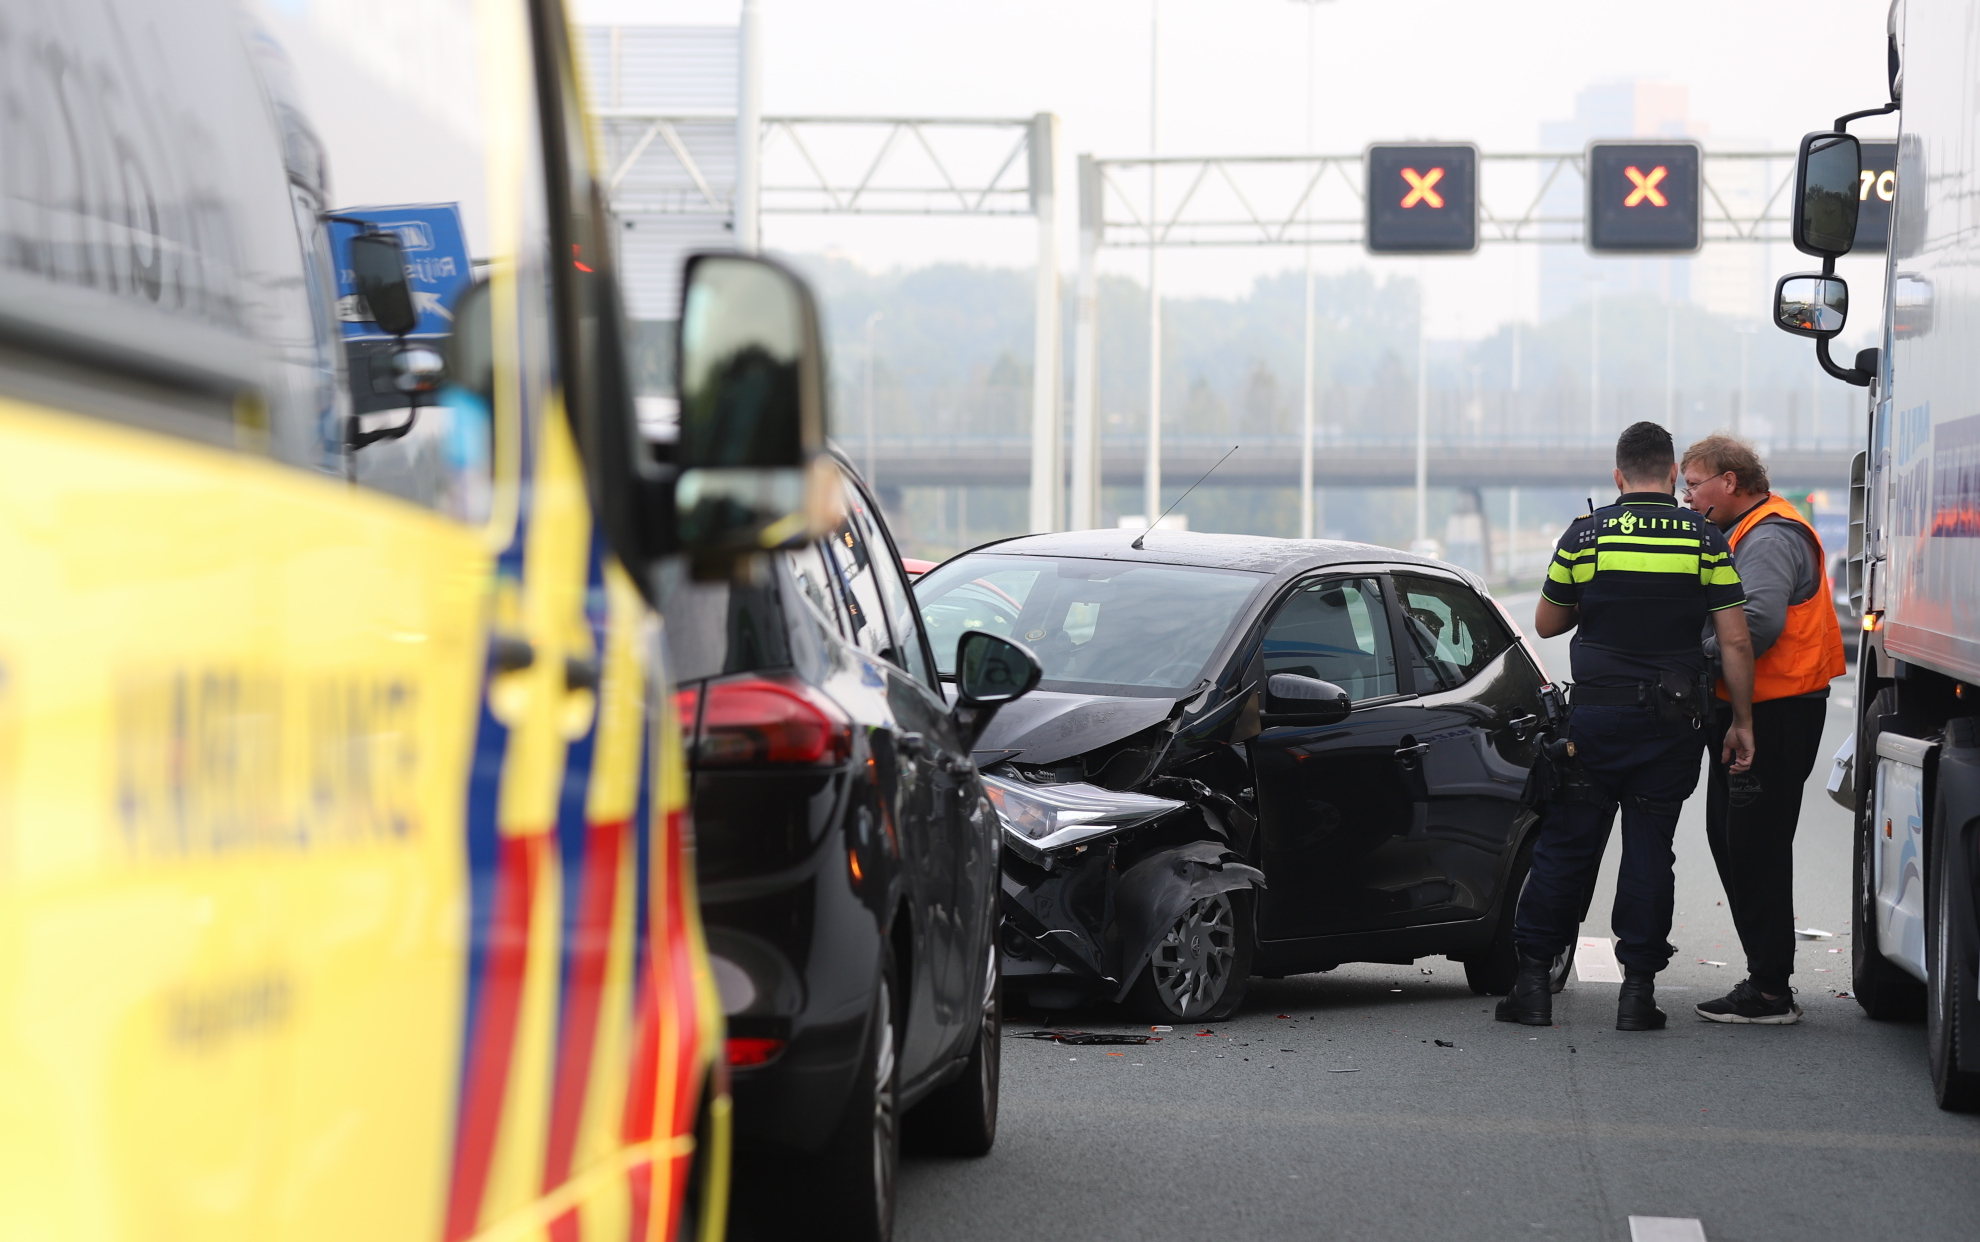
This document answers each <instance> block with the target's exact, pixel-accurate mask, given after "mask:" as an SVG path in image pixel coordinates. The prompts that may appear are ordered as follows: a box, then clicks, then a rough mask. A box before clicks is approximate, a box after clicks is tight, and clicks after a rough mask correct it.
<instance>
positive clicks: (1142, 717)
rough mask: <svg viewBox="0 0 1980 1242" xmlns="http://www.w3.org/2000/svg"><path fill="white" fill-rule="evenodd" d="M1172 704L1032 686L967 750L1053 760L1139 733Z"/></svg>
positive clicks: (1032, 760)
mask: <svg viewBox="0 0 1980 1242" xmlns="http://www.w3.org/2000/svg"><path fill="white" fill-rule="evenodd" d="M1175 705H1176V701H1175V700H1174V699H1126V698H1114V697H1111V696H1108V695H1099V694H1064V693H1061V692H1059V691H1055V690H1033V691H1032V692H1031V693H1030V694H1027V695H1025V696H1024V697H1023V698H1021V699H1019V700H1018V701H1017V702H1015V703H1009V704H1006V705H1005V706H1004V707H1003V708H1002V709H1001V710H999V711H998V713H997V714H996V716H995V717H993V718H992V719H991V721H990V727H989V728H988V729H985V730H984V731H983V736H982V737H981V738H979V739H978V740H977V742H976V745H975V746H973V747H972V748H971V749H972V750H975V751H978V752H982V751H1007V752H1008V751H1016V752H1018V753H1016V754H1014V755H1011V756H1010V758H1012V759H1013V760H1015V761H1016V762H1018V763H1027V764H1030V763H1057V762H1059V761H1060V760H1062V759H1070V758H1071V757H1072V756H1074V755H1082V754H1085V753H1086V752H1087V751H1089V750H1096V749H1098V748H1099V747H1102V746H1105V745H1107V744H1108V743H1110V742H1118V741H1120V740H1121V739H1122V738H1124V737H1127V736H1128V735H1129V734H1132V733H1139V732H1141V731H1142V730H1143V729H1146V728H1147V727H1148V726H1150V725H1152V724H1155V723H1156V722H1157V721H1160V720H1165V719H1167V718H1168V715H1169V712H1170V711H1172V710H1173V709H1174V708H1175Z"/></svg>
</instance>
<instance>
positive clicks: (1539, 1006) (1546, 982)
mask: <svg viewBox="0 0 1980 1242" xmlns="http://www.w3.org/2000/svg"><path fill="white" fill-rule="evenodd" d="M1553 976H1554V959H1553V958H1551V957H1535V956H1533V955H1532V954H1530V953H1528V952H1527V951H1526V950H1525V949H1521V950H1520V951H1519V973H1518V974H1517V975H1514V976H1513V986H1512V991H1511V993H1509V994H1508V995H1507V996H1506V998H1505V999H1504V1000H1502V1001H1500V1002H1499V1009H1498V1012H1497V1013H1496V1014H1495V1015H1493V1016H1495V1017H1497V1018H1498V1020H1499V1021H1501V1022H1517V1023H1519V1024H1520V1025H1521V1026H1552V1025H1554V986H1553V985H1554V979H1553Z"/></svg>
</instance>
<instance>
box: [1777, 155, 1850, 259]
mask: <svg viewBox="0 0 1980 1242" xmlns="http://www.w3.org/2000/svg"><path fill="white" fill-rule="evenodd" d="M1862 177H1863V154H1862V150H1861V148H1860V147H1858V146H1857V142H1856V139H1855V138H1854V137H1853V136H1851V135H1849V134H1837V133H1821V134H1808V135H1806V136H1805V137H1803V138H1802V140H1801V151H1800V154H1799V155H1798V156H1797V157H1796V160H1795V168H1794V213H1793V234H1794V248H1795V249H1796V250H1799V251H1801V253H1803V254H1812V255H1814V256H1815V257H1816V258H1818V259H1834V258H1837V257H1839V256H1842V255H1846V254H1848V253H1849V250H1850V247H1851V246H1854V245H1855V244H1856V213H1857V209H1858V208H1859V207H1860V206H1861V201H1860V200H1859V198H1858V197H1857V196H1858V194H1859V193H1860V192H1861V181H1862Z"/></svg>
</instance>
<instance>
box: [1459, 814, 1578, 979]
mask: <svg viewBox="0 0 1980 1242" xmlns="http://www.w3.org/2000/svg"><path fill="white" fill-rule="evenodd" d="M1532 869H1533V844H1532V842H1531V841H1530V840H1529V841H1528V842H1527V844H1526V845H1524V846H1522V847H1521V848H1520V851H1519V858H1518V859H1517V861H1515V862H1514V863H1513V873H1512V875H1511V876H1509V877H1507V880H1506V886H1507V887H1508V888H1512V887H1514V886H1515V885H1517V887H1518V891H1517V893H1516V894H1515V895H1514V897H1513V899H1512V900H1511V901H1509V902H1507V903H1506V907H1505V909H1504V910H1503V911H1501V912H1500V915H1499V927H1498V930H1497V931H1495V932H1493V933H1492V943H1491V944H1489V945H1487V946H1486V948H1485V951H1484V952H1483V953H1482V954H1480V955H1479V956H1477V957H1474V958H1468V959H1466V961H1465V963H1464V981H1465V982H1466V983H1468V984H1470V985H1471V990H1472V991H1473V992H1475V993H1477V994H1478V995H1480V996H1505V995H1506V994H1508V993H1510V992H1511V991H1512V989H1513V980H1514V979H1515V978H1517V977H1518V975H1519V949H1518V948H1517V947H1515V946H1514V944H1513V920H1514V918H1515V917H1516V915H1517V914H1518V912H1519V898H1520V897H1521V896H1523V895H1525V893H1526V877H1527V874H1528V873H1529V872H1530V871H1532ZM1573 969H1574V946H1573V945H1569V946H1568V947H1567V951H1566V952H1565V953H1562V954H1561V955H1560V956H1559V957H1557V958H1555V959H1554V969H1553V973H1552V975H1551V976H1550V977H1549V984H1548V990H1549V991H1553V992H1559V991H1560V990H1561V989H1562V988H1564V987H1566V986H1567V981H1568V973H1569V972H1570V971H1571V970H1573Z"/></svg>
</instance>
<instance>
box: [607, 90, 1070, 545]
mask: <svg viewBox="0 0 1980 1242" xmlns="http://www.w3.org/2000/svg"><path fill="white" fill-rule="evenodd" d="M593 115H594V116H595V118H596V119H597V121H598V125H599V130H600V137H601V139H602V146H603V155H604V162H605V167H606V168H607V169H608V170H609V171H608V173H607V176H606V186H607V193H608V194H609V195H610V199H611V206H612V209H613V211H614V212H615V213H617V214H619V215H621V216H646V217H661V218H663V219H664V218H669V217H673V218H683V217H693V216H701V217H707V216H710V215H717V216H724V217H728V216H733V217H734V218H735V219H736V220H737V221H738V222H739V223H740V222H741V221H743V220H745V219H748V220H751V221H753V220H754V217H755V214H756V213H758V212H760V213H762V214H765V215H869V216H871V215H880V216H979V217H980V216H992V217H994V216H1006V217H1010V216H1031V217H1034V218H1035V219H1036V220H1037V222H1038V268H1037V271H1038V279H1037V305H1036V316H1037V325H1036V340H1035V352H1034V357H1035V359H1036V365H1035V366H1034V368H1033V377H1034V378H1033V390H1032V417H1031V424H1032V425H1031V444H1032V468H1031V513H1030V517H1031V525H1032V527H1033V528H1034V529H1036V530H1052V529H1056V528H1057V527H1058V526H1059V525H1060V523H1061V520H1062V519H1061V509H1062V500H1061V498H1062V495H1063V492H1064V478H1065V466H1064V454H1063V449H1062V444H1063V442H1064V438H1065V437H1064V433H1063V424H1062V422H1061V419H1060V393H1061V390H1062V389H1063V387H1064V369H1063V366H1062V363H1061V356H1060V355H1061V352H1062V351H1061V348H1060V326H1061V310H1060V299H1059V255H1058V207H1057V203H1058V197H1057V194H1056V193H1055V189H1054V184H1053V183H1054V169H1055V165H1056V160H1057V150H1058V118H1057V117H1055V116H1053V115H1052V114H1051V113H1047V112H1041V113H1039V114H1038V115H1036V116H1030V117H1020V118H997V117H988V118H986V117H885V116H842V117H827V116H767V117H764V118H762V120H761V123H760V125H759V126H758V127H756V132H755V134H754V135H753V136H754V137H755V138H756V143H755V144H754V145H755V146H756V149H757V150H758V152H759V155H758V160H759V166H758V167H759V176H758V178H757V179H756V182H755V186H756V201H755V202H754V203H747V202H745V201H743V200H744V196H746V195H747V194H748V192H749V191H748V189H747V188H745V189H744V190H742V191H741V192H740V193H739V192H738V188H737V187H738V183H739V182H741V183H742V184H744V185H745V186H747V185H748V183H749V179H748V178H746V177H742V176H739V175H738V174H739V173H740V172H743V171H745V170H744V169H743V168H742V167H741V165H742V164H743V163H744V162H745V159H746V157H744V158H738V156H737V150H738V147H741V148H742V149H744V150H747V149H748V147H749V146H750V145H751V144H748V143H739V142H737V140H736V135H737V131H738V129H739V123H738V120H737V115H736V113H735V112H734V111H733V110H709V111H705V112H704V111H686V112H684V111H679V110H673V111H654V110H649V109H640V108H619V107H601V108H597V109H594V112H593ZM752 208H753V210H752ZM751 231H752V232H753V224H752V226H751ZM741 234H742V230H741V229H740V228H739V229H738V237H739V239H740V237H741Z"/></svg>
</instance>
